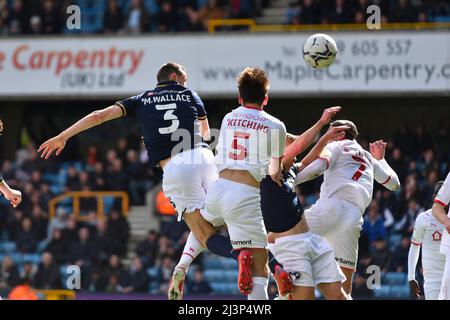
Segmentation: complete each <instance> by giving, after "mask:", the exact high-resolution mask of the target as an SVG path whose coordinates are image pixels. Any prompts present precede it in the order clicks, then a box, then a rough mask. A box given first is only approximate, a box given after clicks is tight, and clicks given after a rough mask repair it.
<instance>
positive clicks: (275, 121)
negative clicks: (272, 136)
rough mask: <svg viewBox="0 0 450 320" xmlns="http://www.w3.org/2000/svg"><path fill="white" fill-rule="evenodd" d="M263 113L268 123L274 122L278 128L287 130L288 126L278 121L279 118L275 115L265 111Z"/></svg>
mask: <svg viewBox="0 0 450 320" xmlns="http://www.w3.org/2000/svg"><path fill="white" fill-rule="evenodd" d="M261 113H262V114H263V116H264V117H265V118H266V119H267V120H268V121H270V122H272V123H273V124H274V125H275V126H276V127H279V128H284V129H286V126H285V124H284V122H283V121H281V120H280V119H278V118H277V117H274V116H273V115H271V114H269V113H267V112H266V111H264V110H263V111H262V112H261Z"/></svg>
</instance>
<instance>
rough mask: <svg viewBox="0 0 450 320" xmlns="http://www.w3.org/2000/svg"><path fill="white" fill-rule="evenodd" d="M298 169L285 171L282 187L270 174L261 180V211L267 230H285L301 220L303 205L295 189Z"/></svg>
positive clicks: (293, 168)
mask: <svg viewBox="0 0 450 320" xmlns="http://www.w3.org/2000/svg"><path fill="white" fill-rule="evenodd" d="M295 176H296V169H295V167H294V166H293V167H292V168H291V169H290V170H289V171H288V172H285V173H284V182H283V184H282V186H281V187H280V186H279V185H278V184H276V183H275V182H274V181H273V180H272V178H271V177H270V176H267V177H266V178H264V179H263V180H262V181H261V212H262V215H263V218H264V224H265V226H266V229H267V232H285V231H288V230H290V229H291V228H293V227H294V226H295V225H296V224H297V223H299V222H300V220H301V219H302V216H303V206H302V203H301V202H300V200H299V199H298V197H297V194H296V193H295V191H294V180H295Z"/></svg>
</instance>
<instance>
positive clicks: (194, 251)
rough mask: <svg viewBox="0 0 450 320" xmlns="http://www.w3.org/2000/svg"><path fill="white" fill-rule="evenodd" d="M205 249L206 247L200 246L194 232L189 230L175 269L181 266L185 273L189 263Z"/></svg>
mask: <svg viewBox="0 0 450 320" xmlns="http://www.w3.org/2000/svg"><path fill="white" fill-rule="evenodd" d="M205 250H206V248H205V247H204V246H202V244H201V243H200V242H199V241H198V240H197V238H196V237H195V236H194V234H193V233H192V232H190V233H189V236H188V238H187V240H186V244H185V246H184V249H183V254H182V255H181V258H180V261H179V262H178V264H177V266H176V267H175V269H177V268H182V269H184V271H185V272H186V273H187V271H188V269H189V266H190V265H191V263H192V262H193V261H194V260H195V258H197V256H198V255H199V254H200V253H202V252H203V251H205Z"/></svg>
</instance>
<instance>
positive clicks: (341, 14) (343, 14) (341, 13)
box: [329, 0, 354, 23]
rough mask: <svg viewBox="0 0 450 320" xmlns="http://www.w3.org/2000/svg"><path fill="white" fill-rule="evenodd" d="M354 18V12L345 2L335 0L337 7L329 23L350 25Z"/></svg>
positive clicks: (343, 0)
mask: <svg viewBox="0 0 450 320" xmlns="http://www.w3.org/2000/svg"><path fill="white" fill-rule="evenodd" d="M353 16H354V14H353V10H352V9H351V8H350V6H348V5H347V3H346V2H345V0H335V6H334V8H333V10H332V11H331V13H330V15H329V21H330V23H350V22H352V17H353Z"/></svg>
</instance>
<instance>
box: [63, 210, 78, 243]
mask: <svg viewBox="0 0 450 320" xmlns="http://www.w3.org/2000/svg"><path fill="white" fill-rule="evenodd" d="M63 238H64V241H66V242H67V245H68V246H69V247H70V246H72V244H73V243H75V242H77V241H78V222H77V219H76V218H75V217H74V216H73V215H69V217H68V218H67V222H66V225H65V228H64V229H63Z"/></svg>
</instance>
